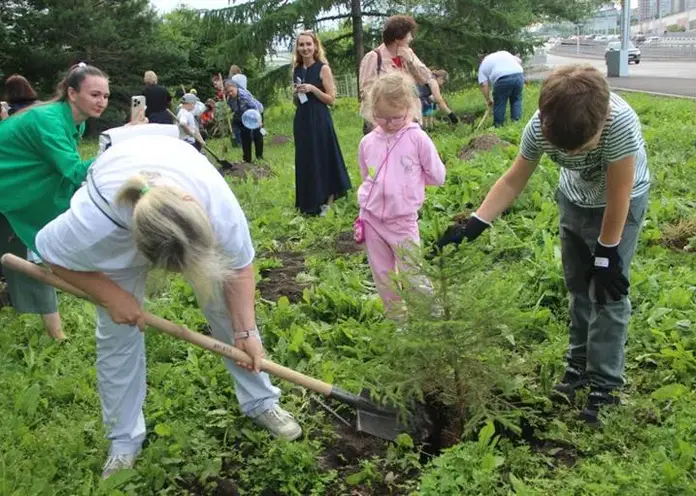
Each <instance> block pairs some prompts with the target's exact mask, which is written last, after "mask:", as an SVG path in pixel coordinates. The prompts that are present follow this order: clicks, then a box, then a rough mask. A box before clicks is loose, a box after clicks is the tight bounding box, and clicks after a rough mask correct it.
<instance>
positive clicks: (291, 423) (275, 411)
mask: <svg viewBox="0 0 696 496" xmlns="http://www.w3.org/2000/svg"><path fill="white" fill-rule="evenodd" d="M254 421H255V422H256V423H257V424H259V425H261V426H263V427H265V428H266V429H268V430H269V431H271V434H272V435H273V436H275V437H277V438H280V439H285V440H286V441H294V440H295V439H297V438H298V437H300V436H301V435H302V427H300V424H298V423H297V422H296V421H295V419H294V418H293V416H292V415H291V414H290V413H288V412H286V411H285V410H283V409H282V408H280V406H279V405H277V404H276V405H273V406H272V407H271V408H269V409H268V410H266V411H265V412H263V413H262V414H261V415H259V416H258V417H256V418H255V419H254Z"/></svg>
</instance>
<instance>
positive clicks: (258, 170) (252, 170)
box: [222, 162, 273, 181]
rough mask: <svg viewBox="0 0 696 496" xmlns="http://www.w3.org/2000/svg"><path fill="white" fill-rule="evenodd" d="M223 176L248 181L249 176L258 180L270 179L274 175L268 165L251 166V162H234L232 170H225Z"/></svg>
mask: <svg viewBox="0 0 696 496" xmlns="http://www.w3.org/2000/svg"><path fill="white" fill-rule="evenodd" d="M222 175H223V176H225V177H238V178H241V179H246V178H247V177H248V176H249V175H250V176H251V177H252V178H254V180H255V181H256V180H258V179H261V178H264V177H270V176H272V175H273V171H272V170H271V168H270V167H269V166H268V165H266V164H250V163H249V162H234V163H232V168H231V169H225V170H223V171H222Z"/></svg>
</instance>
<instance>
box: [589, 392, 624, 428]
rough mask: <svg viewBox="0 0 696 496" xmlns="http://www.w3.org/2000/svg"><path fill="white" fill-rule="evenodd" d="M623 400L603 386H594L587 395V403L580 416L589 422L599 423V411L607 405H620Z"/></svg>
mask: <svg viewBox="0 0 696 496" xmlns="http://www.w3.org/2000/svg"><path fill="white" fill-rule="evenodd" d="M620 404H621V400H620V399H619V397H618V396H615V395H613V394H612V392H611V391H609V390H606V389H601V388H592V390H591V391H590V394H589V396H588V397H587V405H586V406H585V408H583V409H582V412H580V418H581V419H582V420H584V421H585V422H587V423H588V424H599V419H598V418H597V417H598V415H599V411H600V410H601V409H602V408H604V407H605V406H609V405H620Z"/></svg>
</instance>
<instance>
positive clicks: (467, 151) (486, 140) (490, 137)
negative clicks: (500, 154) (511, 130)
mask: <svg viewBox="0 0 696 496" xmlns="http://www.w3.org/2000/svg"><path fill="white" fill-rule="evenodd" d="M506 146H510V143H508V142H507V141H503V140H501V139H500V138H499V137H498V135H496V134H482V135H481V136H476V137H474V138H472V139H471V141H469V144H468V145H466V146H465V147H463V148H462V149H461V150H459V153H458V154H457V157H459V158H460V159H461V160H471V159H473V158H474V157H475V156H476V155H477V154H479V153H481V152H490V151H492V150H495V149H497V148H504V147H506Z"/></svg>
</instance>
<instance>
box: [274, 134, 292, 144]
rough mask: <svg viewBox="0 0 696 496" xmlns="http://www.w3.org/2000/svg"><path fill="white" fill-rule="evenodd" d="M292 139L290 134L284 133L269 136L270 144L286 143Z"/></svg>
mask: <svg viewBox="0 0 696 496" xmlns="http://www.w3.org/2000/svg"><path fill="white" fill-rule="evenodd" d="M291 141H292V138H291V137H290V136H285V135H284V134H277V135H275V136H272V137H271V145H273V146H281V145H286V144H288V143H290V142H291Z"/></svg>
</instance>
